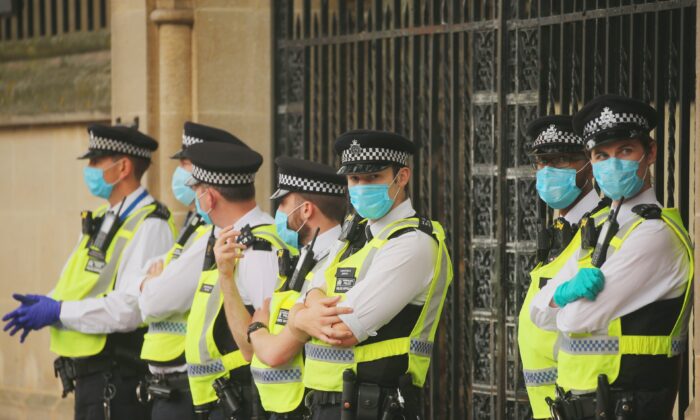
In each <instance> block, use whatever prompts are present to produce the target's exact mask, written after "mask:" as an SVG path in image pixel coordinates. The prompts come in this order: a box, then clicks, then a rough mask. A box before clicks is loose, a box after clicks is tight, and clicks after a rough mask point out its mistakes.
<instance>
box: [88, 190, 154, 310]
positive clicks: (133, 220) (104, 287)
mask: <svg viewBox="0 0 700 420" xmlns="http://www.w3.org/2000/svg"><path fill="white" fill-rule="evenodd" d="M150 207H151V204H147V205H145V206H143V207H141V208H140V209H139V210H138V211H137V212H136V213H134V214H133V215H132V216H130V217H128V218H127V219H126V222H125V223H124V225H123V226H122V227H121V228H120V229H119V230H122V229H123V230H125V231H127V232H133V231H134V230H136V227H137V226H138V225H139V223H140V222H141V220H143V219H144V218H145V217H146V216H148V214H150V212H151V211H153V209H152V208H150ZM132 238H133V237H132ZM127 243H129V240H128V239H127V238H125V237H123V236H120V237H118V238H117V242H116V244H115V245H114V250H113V251H112V258H110V259H109V263H107V265H106V266H105V267H104V268H103V269H102V271H101V272H100V275H99V277H98V279H97V283H95V286H94V287H93V288H92V290H90V293H88V294H87V296H86V297H99V296H101V295H102V294H104V293H107V291H108V289H109V287H110V285H111V284H112V279H113V278H114V276H115V275H116V273H117V268H118V267H119V263H120V262H121V255H122V252H124V248H126V244H127Z"/></svg>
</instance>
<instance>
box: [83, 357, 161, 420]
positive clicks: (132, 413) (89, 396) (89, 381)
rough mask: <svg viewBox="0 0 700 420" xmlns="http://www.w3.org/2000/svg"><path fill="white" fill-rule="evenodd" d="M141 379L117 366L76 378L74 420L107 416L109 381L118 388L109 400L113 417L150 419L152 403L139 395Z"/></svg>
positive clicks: (130, 419) (126, 419)
mask: <svg viewBox="0 0 700 420" xmlns="http://www.w3.org/2000/svg"><path fill="white" fill-rule="evenodd" d="M140 379H141V378H139V377H138V376H136V375H133V376H127V375H125V374H122V373H121V372H120V371H119V370H117V369H114V370H112V371H105V372H95V373H91V374H88V375H85V376H80V377H78V378H77V379H76V380H75V420H104V392H105V386H106V385H107V383H108V381H109V383H111V384H113V385H114V390H115V393H114V398H113V399H112V400H111V401H110V416H111V419H112V420H147V419H149V418H150V416H149V411H150V409H149V407H148V406H146V405H143V404H141V403H139V402H138V401H137V399H136V387H137V386H138V384H139V380H140Z"/></svg>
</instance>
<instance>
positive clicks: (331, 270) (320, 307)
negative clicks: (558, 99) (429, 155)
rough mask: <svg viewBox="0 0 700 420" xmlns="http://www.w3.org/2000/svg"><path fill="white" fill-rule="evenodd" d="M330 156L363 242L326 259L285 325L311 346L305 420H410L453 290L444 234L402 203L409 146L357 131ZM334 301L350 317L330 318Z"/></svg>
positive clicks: (388, 135)
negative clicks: (361, 222)
mask: <svg viewBox="0 0 700 420" xmlns="http://www.w3.org/2000/svg"><path fill="white" fill-rule="evenodd" d="M335 150H336V153H338V155H340V158H341V162H342V166H341V168H340V170H339V173H340V174H343V175H346V176H347V179H348V191H349V195H350V200H351V203H352V205H353V207H354V209H355V211H357V213H358V214H359V215H360V216H362V217H364V218H366V219H367V222H366V228H365V235H366V241H367V242H366V244H365V245H364V246H363V247H361V248H360V249H357V250H355V249H353V250H352V251H353V252H348V253H346V252H345V250H346V249H348V247H349V246H350V243H349V242H348V243H346V244H345V245H344V247H343V248H341V249H339V250H338V252H336V253H335V254H334V255H333V256H332V257H329V258H330V259H329V264H328V267H327V268H326V270H324V271H323V272H319V273H317V275H316V276H314V279H313V281H312V287H313V289H312V290H311V291H310V292H309V293H308V295H307V300H306V303H305V305H306V308H304V309H301V310H299V311H297V312H296V313H295V314H294V316H293V319H292V320H290V324H292V326H293V327H294V328H296V329H298V330H300V331H303V332H305V333H306V334H308V335H310V336H311V337H313V338H312V340H311V342H309V343H307V344H306V346H305V354H306V360H305V372H304V384H305V385H306V387H307V388H309V389H311V393H310V396H309V397H308V398H307V400H308V403H309V405H310V406H311V410H312V418H314V419H334V418H336V419H337V418H340V416H341V406H342V407H343V408H342V410H344V411H347V413H346V414H350V415H351V416H354V418H358V419H364V418H381V417H384V416H386V417H385V418H402V417H405V418H416V417H418V416H420V413H421V407H420V402H419V401H420V398H419V394H420V388H421V387H422V386H423V384H424V382H425V378H426V375H427V373H428V367H429V365H430V357H431V354H432V347H433V340H434V335H435V330H436V328H437V323H438V322H439V319H440V314H441V309H442V305H443V303H444V300H445V296H446V294H447V290H448V288H449V285H450V283H451V281H452V263H451V261H450V257H449V255H448V253H447V248H446V246H445V241H444V240H445V236H444V232H443V229H442V227H441V226H440V224H439V223H437V222H434V221H431V220H429V219H427V218H425V217H423V216H421V215H418V214H416V211H415V210H414V208H413V205H412V204H411V200H410V198H408V194H407V186H408V184H409V182H410V178H411V170H410V168H409V167H408V162H409V160H410V159H411V156H412V155H413V154H414V152H415V150H416V146H415V144H414V143H412V142H411V141H409V140H407V139H406V138H405V137H403V136H401V135H399V134H395V133H390V132H381V131H370V130H356V131H350V132H347V133H344V134H342V135H341V136H340V137H339V138H338V140H337V141H336V143H335ZM329 298H335V299H329ZM338 298H340V299H341V301H342V303H340V304H337V305H338V306H341V307H347V308H351V309H352V313H349V314H341V315H335V312H330V313H329V309H332V308H333V307H334V306H335V305H336V302H337V299H338ZM360 401H361V404H360V403H359V402H360Z"/></svg>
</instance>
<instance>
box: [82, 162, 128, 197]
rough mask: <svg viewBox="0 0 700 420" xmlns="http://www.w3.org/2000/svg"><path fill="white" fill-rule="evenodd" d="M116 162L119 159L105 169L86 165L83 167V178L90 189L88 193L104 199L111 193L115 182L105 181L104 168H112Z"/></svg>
mask: <svg viewBox="0 0 700 420" xmlns="http://www.w3.org/2000/svg"><path fill="white" fill-rule="evenodd" d="M117 163H119V161H117V162H114V163H113V164H112V165H110V166H109V167H107V168H105V169H100V168H94V167H92V166H86V167H84V168H83V180H84V181H85V185H87V187H88V190H90V194H92V195H94V196H96V197H100V198H104V199H105V200H106V199H108V198H109V196H110V195H112V190H113V189H114V186H115V185H116V182H115V183H114V184H108V183H107V182H106V181H105V177H104V174H105V170H106V169H110V168H112V167H113V166H114V165H116V164H117Z"/></svg>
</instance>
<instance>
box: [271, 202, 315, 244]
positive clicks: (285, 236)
mask: <svg viewBox="0 0 700 420" xmlns="http://www.w3.org/2000/svg"><path fill="white" fill-rule="evenodd" d="M303 205H304V203H301V204H299V205H298V206H296V207H295V208H294V209H293V210H292V211H290V212H289V214H287V213H285V212H283V211H282V210H280V209H277V212H276V213H275V227H276V228H277V234H278V235H279V237H280V239H282V240H283V241H284V243H286V244H287V245H289V246H291V247H294V248H299V231H300V230H301V228H303V227H304V225H305V224H306V222H307V221H304V223H303V224H302V225H301V226H299V229H297V230H292V229H290V228H289V225H288V223H289V216H291V214H292V213H294V212H295V211H297V209H299V208H301V206H303Z"/></svg>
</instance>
